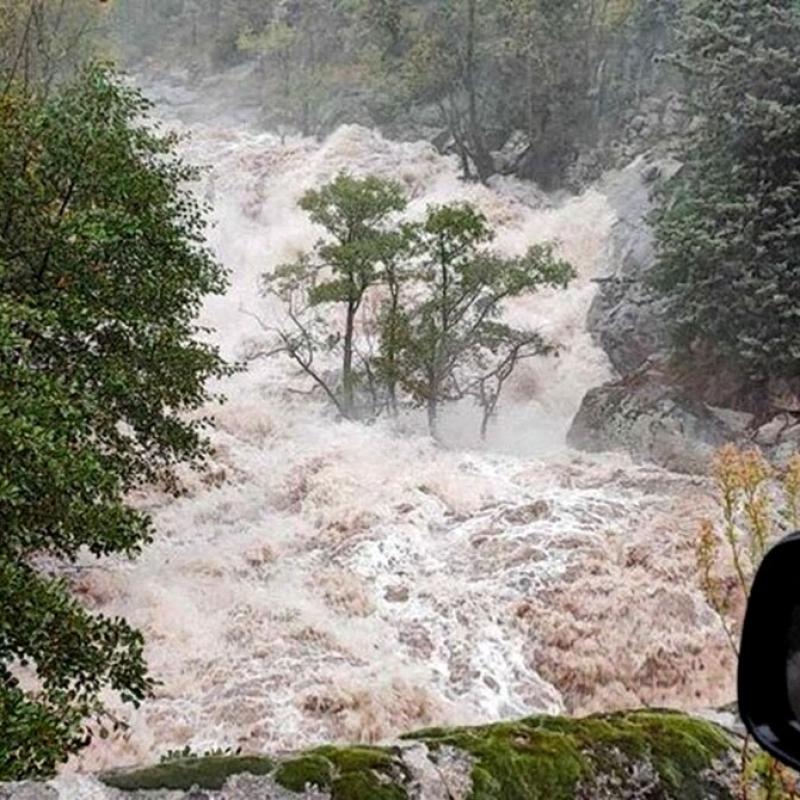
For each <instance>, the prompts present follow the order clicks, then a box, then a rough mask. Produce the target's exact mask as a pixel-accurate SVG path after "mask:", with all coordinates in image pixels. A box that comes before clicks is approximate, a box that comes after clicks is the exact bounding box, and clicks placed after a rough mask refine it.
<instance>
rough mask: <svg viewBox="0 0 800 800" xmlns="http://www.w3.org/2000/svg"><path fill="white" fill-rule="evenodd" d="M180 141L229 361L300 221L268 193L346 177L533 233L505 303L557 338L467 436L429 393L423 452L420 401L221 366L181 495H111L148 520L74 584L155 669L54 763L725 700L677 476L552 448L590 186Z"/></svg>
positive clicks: (587, 383)
mask: <svg viewBox="0 0 800 800" xmlns="http://www.w3.org/2000/svg"><path fill="white" fill-rule="evenodd" d="M184 154H185V156H186V157H187V158H188V159H189V160H190V161H192V162H194V163H197V164H200V165H207V166H208V167H209V169H210V171H209V173H208V175H207V176H206V178H205V180H204V184H203V186H202V187H201V188H200V191H201V192H202V193H203V194H204V196H205V197H206V198H207V199H208V200H209V202H210V203H211V204H212V206H213V220H214V223H215V225H214V228H213V229H212V230H211V231H210V244H211V246H212V247H213V248H214V250H215V251H216V253H217V254H218V255H219V257H220V258H221V259H222V261H223V262H224V263H225V264H226V265H227V267H229V269H230V270H231V278H232V285H231V288H230V291H229V292H228V294H227V295H226V296H225V297H221V298H215V299H213V300H212V301H210V302H209V303H208V306H207V308H206V311H205V314H204V319H203V322H204V323H208V324H210V325H212V326H214V327H215V328H216V330H217V333H216V339H217V341H218V342H219V344H220V345H221V347H222V349H223V351H224V353H225V355H226V356H227V357H229V358H231V359H236V358H239V357H241V355H242V352H243V348H244V347H245V345H246V344H247V343H248V342H249V341H250V340H252V339H253V338H254V337H255V338H257V337H259V336H262V335H263V334H262V332H261V331H260V329H259V327H258V325H257V324H256V323H255V321H254V320H253V319H252V317H250V316H248V315H247V314H246V313H243V312H244V311H249V312H256V313H259V314H261V315H269V314H270V313H273V312H274V309H270V308H269V307H268V305H267V304H266V301H265V300H263V299H262V298H261V297H260V296H259V292H258V280H259V276H260V275H261V273H263V272H264V271H267V270H269V269H270V268H272V267H274V266H275V265H276V264H279V263H281V262H284V261H286V260H288V259H291V258H293V257H294V256H296V255H297V254H298V253H299V252H300V251H301V250H303V249H304V248H308V247H310V246H311V245H312V244H313V243H314V241H315V240H316V239H317V237H318V236H319V234H320V232H319V231H318V230H315V229H314V228H313V227H312V226H311V225H310V224H309V222H308V221H307V219H306V218H305V216H304V214H303V213H302V212H301V211H299V210H298V209H297V207H296V202H297V200H298V198H299V197H300V195H301V194H302V193H303V191H305V190H306V189H308V188H310V187H314V186H318V185H319V184H320V183H322V182H323V181H325V180H327V179H329V178H331V177H332V176H334V175H335V174H336V173H337V172H338V171H339V170H342V169H347V170H349V171H350V172H352V173H354V174H358V175H362V174H367V173H374V174H378V175H383V176H389V177H392V178H394V179H396V180H399V181H401V182H402V184H403V185H404V186H405V188H406V190H407V192H408V196H409V197H410V198H411V199H412V208H411V213H419V212H420V211H421V210H423V209H424V208H425V206H426V205H427V204H428V203H439V202H446V201H451V200H469V201H471V202H473V203H475V204H477V205H478V206H479V207H480V208H481V209H483V211H484V212H485V213H486V215H487V216H488V218H489V219H490V221H491V222H492V223H493V224H494V225H495V226H497V228H498V231H499V236H498V240H497V247H498V248H499V249H500V250H502V251H504V252H506V253H518V252H522V251H524V249H525V248H526V247H527V246H528V245H529V244H531V243H533V242H536V241H539V240H543V239H558V240H560V241H561V243H562V253H563V255H565V256H566V257H567V258H568V259H570V260H571V261H572V262H573V264H574V265H575V266H576V267H577V268H578V270H579V273H580V277H579V278H578V280H576V281H575V283H574V284H573V285H572V287H571V288H570V289H569V290H567V291H566V292H546V293H542V294H541V295H537V296H533V297H529V298H525V299H524V300H521V301H519V302H518V303H516V304H515V305H514V306H513V308H511V309H510V311H509V314H510V315H511V316H513V317H514V318H515V319H517V320H520V321H524V322H525V323H526V324H532V325H536V326H538V327H539V328H540V329H541V330H542V331H544V332H546V333H547V334H549V335H550V336H552V337H553V338H555V339H556V340H558V341H560V342H561V344H562V345H563V346H564V351H563V353H562V354H561V356H560V358H558V359H544V360H541V361H538V362H530V363H527V364H526V365H525V366H524V368H523V369H522V370H521V371H520V374H519V376H518V377H517V379H516V380H515V381H514V384H513V386H512V387H511V388H510V389H509V392H508V395H507V397H506V401H505V403H504V405H503V408H502V409H501V415H500V419H499V420H498V422H497V424H496V425H495V426H494V428H493V429H492V434H491V437H490V441H489V443H488V445H487V446H486V447H479V443H478V436H477V433H478V431H477V427H478V424H477V419H476V415H475V414H474V413H473V411H472V410H471V409H469V408H463V409H459V410H458V411H456V412H453V413H451V414H450V415H449V416H448V418H447V420H446V422H445V426H444V430H445V438H446V446H436V445H434V444H433V443H432V442H431V441H430V440H429V438H428V437H427V436H426V435H425V432H424V428H423V426H422V420H421V418H420V419H419V420H418V419H417V418H416V417H413V416H412V417H410V418H408V419H407V420H404V422H403V423H402V425H399V426H393V425H392V423H390V422H388V421H384V422H378V423H376V424H374V425H361V424H351V423H343V422H336V421H335V420H334V418H333V416H332V414H331V413H330V411H329V410H328V409H327V408H326V407H325V406H324V405H323V404H322V403H321V401H318V400H316V399H311V398H309V397H308V396H307V395H305V394H303V393H300V392H295V391H292V390H295V389H296V390H302V389H305V388H307V386H306V384H305V382H304V381H303V380H302V379H301V378H300V377H299V376H297V375H296V373H295V372H294V371H293V370H292V369H291V367H290V365H289V364H287V363H286V362H285V361H283V360H281V359H280V358H277V359H272V360H267V361H259V362H256V363H254V364H252V365H251V366H250V369H249V370H248V371H247V372H245V373H241V374H238V375H236V376H235V377H233V378H231V379H229V380H227V381H226V382H225V384H224V386H223V387H222V389H223V391H224V392H225V394H226V395H227V396H228V398H229V401H228V403H227V404H226V405H225V406H224V407H222V408H221V409H219V410H215V411H214V413H215V415H216V417H217V421H218V427H217V430H216V431H215V432H214V433H213V434H212V440H213V444H214V448H215V455H214V458H213V463H212V466H211V469H210V471H209V472H208V473H206V474H203V475H198V474H193V473H189V474H187V475H186V480H185V484H186V485H185V489H186V491H185V494H184V496H182V497H181V498H180V499H177V500H176V499H173V498H170V497H167V496H164V495H161V494H158V493H156V492H152V493H148V494H147V495H144V496H142V497H138V498H136V501H137V502H139V503H141V504H142V505H143V506H144V507H146V508H147V509H148V510H149V511H150V512H151V513H152V514H153V516H154V519H155V522H156V525H157V528H158V531H159V534H158V537H157V540H156V541H155V543H154V544H153V545H152V546H150V547H148V548H147V549H146V551H145V552H144V554H143V555H142V556H141V557H140V558H138V559H137V560H136V561H135V562H132V563H128V562H124V561H122V560H118V559H109V560H106V561H103V562H100V563H98V562H94V561H88V560H87V561H86V562H85V564H84V567H85V568H84V569H83V571H82V572H81V574H80V576H79V577H78V578H77V579H76V581H75V588H76V590H77V591H78V592H79V593H80V594H81V596H82V597H83V598H84V599H85V602H86V603H87V604H89V605H90V606H91V607H92V608H94V609H96V610H98V611H102V612H103V613H106V614H114V615H116V614H121V615H124V616H125V617H126V618H127V619H128V620H129V621H130V622H131V623H132V624H134V625H136V626H138V627H139V628H141V629H142V631H143V632H144V634H145V636H146V639H147V643H148V644H147V656H148V659H149V663H150V666H151V669H152V672H153V674H154V676H155V677H157V678H158V679H159V680H160V681H161V684H160V685H159V687H158V689H157V691H156V696H155V697H154V698H153V699H152V700H149V701H147V702H146V703H145V704H144V705H143V706H142V708H141V709H139V710H138V711H132V710H130V709H127V708H121V707H117V706H115V710H116V711H117V712H118V713H119V715H120V716H121V717H122V718H123V719H125V720H126V721H127V722H128V723H129V725H130V728H129V730H128V732H127V734H126V735H124V736H121V737H117V738H112V739H108V740H105V741H102V740H98V741H97V742H96V743H95V744H94V745H93V746H92V747H91V748H90V749H89V750H88V751H87V753H86V754H85V755H84V756H82V758H81V760H80V761H79V762H75V763H74V764H73V765H72V768H74V769H80V770H95V769H99V768H104V767H108V766H120V765H124V764H129V763H142V762H145V761H148V760H154V759H155V760H157V759H158V757H159V755H161V754H162V753H164V752H165V751H166V750H168V749H176V748H181V747H183V746H185V745H187V744H188V745H190V746H191V747H192V748H194V749H196V750H203V749H205V748H211V747H229V746H230V747H239V746H241V747H242V748H243V749H244V750H245V751H263V750H267V751H268V750H276V749H287V748H294V747H298V746H302V745H306V744H309V743H315V742H321V741H328V740H342V739H344V740H358V741H379V740H384V739H387V738H391V737H392V736H395V735H397V734H400V733H402V732H404V731H407V730H410V729H412V728H415V727H420V726H425V725H430V724H449V723H476V722H482V721H490V720H496V719H499V718H502V717H511V716H516V715H524V714H528V713H532V712H564V711H576V712H581V711H587V710H597V709H601V708H614V707H620V706H637V705H641V704H643V703H654V704H660V705H674V706H681V707H690V706H702V705H710V704H713V703H720V702H723V701H728V700H730V699H731V697H732V686H731V685H730V681H729V678H728V677H727V675H728V672H727V670H730V661H729V659H728V657H727V655H726V649H725V642H724V639H723V638H722V636H721V634H720V632H719V631H718V628H717V625H716V621H715V619H714V616H713V614H712V613H711V612H710V610H709V609H708V608H707V607H706V606H705V604H704V603H703V600H702V597H701V596H700V594H699V592H698V591H697V590H696V589H695V588H694V584H695V581H694V578H693V568H692V564H693V534H694V530H695V515H696V514H697V513H699V511H700V510H702V508H703V507H704V506H705V505H707V503H708V497H707V487H706V486H705V484H704V483H703V482H702V481H700V480H695V479H691V478H686V477H680V476H676V475H671V474H669V473H667V472H664V471H662V470H659V469H656V468H646V467H636V466H634V465H632V464H631V463H630V462H629V461H628V460H627V459H625V458H623V457H621V456H619V457H618V456H604V457H587V456H583V455H579V454H576V453H573V452H570V451H568V450H567V449H566V447H565V445H564V434H565V431H566V429H567V427H568V425H569V422H570V419H571V418H572V416H573V414H574V413H575V412H576V410H577V408H578V405H579V403H580V400H581V398H582V396H583V394H584V392H585V391H586V390H587V389H588V388H590V387H591V386H594V385H597V384H598V383H600V382H602V381H603V380H605V379H606V378H607V377H608V376H609V367H608V365H607V363H606V359H605V356H604V354H603V353H602V351H600V350H599V349H598V348H596V347H595V346H594V345H593V343H592V341H591V338H590V337H589V335H588V334H587V332H586V325H585V320H586V314H587V311H588V308H589V305H590V303H591V300H592V298H593V296H594V293H595V291H596V284H595V283H593V280H592V279H593V278H594V277H596V276H598V275H599V274H602V271H603V269H604V267H605V261H604V259H605V253H606V244H607V240H608V236H609V232H610V230H611V228H612V226H613V224H614V215H613V213H612V211H611V209H610V207H609V205H608V203H607V202H606V199H605V196H604V194H603V193H602V191H601V190H599V189H595V190H589V191H587V192H586V193H585V194H584V195H582V196H581V197H578V198H573V199H569V200H566V201H563V202H555V201H551V200H548V198H546V197H544V196H542V195H541V194H540V193H538V192H537V191H535V190H534V189H533V188H532V187H531V186H530V185H527V184H524V183H521V182H517V181H515V180H511V179H504V180H499V181H497V182H496V183H494V184H493V186H492V187H491V188H486V187H482V186H476V185H467V184H464V183H462V182H460V181H459V180H458V175H457V164H456V162H455V161H454V160H453V159H450V158H447V157H442V156H440V155H438V154H437V153H436V152H435V151H434V149H433V148H432V147H430V146H429V145H428V144H425V143H415V144H408V143H405V144H404V143H395V142H390V141H386V140H385V139H383V138H382V137H381V136H380V135H379V134H377V133H375V132H372V131H369V130H366V129H364V128H359V127H344V128H341V129H340V130H338V131H337V132H336V133H334V134H333V135H332V136H331V137H330V138H329V139H328V140H327V141H325V142H323V143H321V144H320V143H317V142H315V141H310V140H299V139H290V140H288V141H286V142H285V143H281V141H280V140H279V139H278V138H276V137H274V136H271V135H268V134H258V133H252V132H247V131H245V130H243V129H237V128H235V127H228V128H226V127H223V126H212V125H207V126H203V125H194V126H193V130H192V139H191V141H189V142H188V143H187V144H186V145H185V146H184Z"/></svg>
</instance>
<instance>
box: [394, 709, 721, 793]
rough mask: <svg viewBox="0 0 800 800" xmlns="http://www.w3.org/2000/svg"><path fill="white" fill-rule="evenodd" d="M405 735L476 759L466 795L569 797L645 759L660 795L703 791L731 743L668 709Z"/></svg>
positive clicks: (626, 773) (626, 775) (625, 776)
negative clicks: (707, 776)
mask: <svg viewBox="0 0 800 800" xmlns="http://www.w3.org/2000/svg"><path fill="white" fill-rule="evenodd" d="M409 738H413V739H416V740H421V741H423V742H426V743H427V744H428V745H429V746H430V747H431V748H432V749H434V750H435V749H436V748H438V747H441V746H442V745H450V746H452V747H456V748H458V749H461V750H464V751H466V752H467V753H469V754H470V755H471V756H472V757H473V758H474V759H475V766H474V769H473V774H472V778H473V791H472V795H471V800H501V799H502V800H572V798H574V797H575V794H576V792H577V790H578V788H579V787H584V788H586V787H591V786H592V785H593V784H595V783H596V782H597V781H598V780H599V779H601V778H603V777H608V776H613V777H616V778H617V779H619V781H620V783H621V785H623V786H624V785H625V783H626V781H628V782H629V781H630V774H631V770H630V766H632V765H633V764H649V765H650V766H651V768H652V770H653V772H654V773H655V774H656V775H658V777H659V780H660V782H661V786H662V790H663V792H664V796H665V797H668V798H674V799H675V800H703V799H704V798H706V797H708V786H707V782H706V781H705V780H704V773H705V772H706V771H707V770H708V769H709V768H710V767H711V766H712V764H713V762H714V761H715V760H716V759H717V758H719V757H721V756H723V755H724V754H725V753H726V752H728V751H729V750H730V749H731V742H730V740H729V739H728V738H727V736H726V735H725V734H724V733H722V731H720V730H719V729H718V728H716V727H714V726H713V725H710V724H709V723H706V722H703V721H701V720H697V719H692V718H689V717H686V716H684V715H682V714H674V713H671V712H641V713H628V714H616V715H611V716H603V717H600V716H597V717H588V718H586V719H577V720H576V719H566V718H558V717H533V718H530V719H525V720H520V721H519V722H514V723H504V724H501V725H491V726H486V727H483V728H477V729H473V730H462V729H455V730H445V729H436V730H430V731H423V732H422V733H419V734H415V735H413V736H411V737H409Z"/></svg>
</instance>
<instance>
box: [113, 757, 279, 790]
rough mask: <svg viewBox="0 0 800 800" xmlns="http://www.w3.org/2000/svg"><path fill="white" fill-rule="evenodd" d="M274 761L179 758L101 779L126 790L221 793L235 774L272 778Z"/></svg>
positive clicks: (121, 771)
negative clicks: (195, 787)
mask: <svg viewBox="0 0 800 800" xmlns="http://www.w3.org/2000/svg"><path fill="white" fill-rule="evenodd" d="M274 770H275V761H274V760H273V759H271V758H266V757H265V756H205V757H199V756H198V757H197V758H178V759H174V760H170V761H166V762H164V763H162V764H157V765H156V766H153V767H145V768H143V769H135V770H120V771H118V772H108V773H106V774H105V775H101V776H100V780H101V781H102V782H103V783H105V784H106V785H107V786H113V787H114V788H115V789H123V790H125V791H134V790H156V789H173V790H180V789H182V790H184V791H188V790H189V789H191V788H193V787H194V786H197V787H199V788H200V789H211V790H219V789H222V787H223V786H224V785H225V782H226V781H227V780H228V778H230V777H231V776H232V775H241V774H243V773H249V774H251V775H269V774H270V773H272V772H274Z"/></svg>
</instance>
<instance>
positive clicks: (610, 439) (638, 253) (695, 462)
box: [568, 157, 750, 473]
mask: <svg viewBox="0 0 800 800" xmlns="http://www.w3.org/2000/svg"><path fill="white" fill-rule="evenodd" d="M679 169H680V164H679V163H678V162H676V161H674V160H671V159H664V158H655V157H650V158H647V157H642V158H639V159H637V160H636V161H635V162H634V163H633V164H632V165H631V166H630V167H628V168H627V169H625V170H623V171H622V172H620V173H616V174H611V175H609V176H608V177H607V178H606V179H605V182H604V185H603V187H602V188H604V190H605V192H606V196H607V198H608V201H609V203H610V205H611V206H612V208H613V209H614V210H615V212H616V215H617V221H616V223H615V225H614V228H613V230H612V233H611V237H610V241H609V247H608V253H607V262H608V265H609V271H608V273H607V274H606V275H605V276H604V277H602V278H601V279H600V281H599V283H600V289H599V291H598V293H597V297H596V298H595V301H594V303H593V304H592V307H591V309H590V312H589V316H588V321H587V324H588V327H589V330H590V332H591V333H592V335H593V336H594V338H595V341H596V342H597V343H598V345H599V346H601V347H602V348H603V350H605V352H606V354H607V355H608V358H609V360H610V361H611V364H612V366H613V367H614V370H615V371H616V372H617V375H618V378H616V379H615V380H613V381H611V382H609V383H607V384H605V385H603V386H599V387H597V388H595V389H592V390H591V391H590V392H589V393H588V394H587V395H586V397H585V398H584V400H583V403H582V405H581V409H580V411H579V412H578V415H577V416H576V418H575V420H574V421H573V424H572V427H571V429H570V432H569V435H568V441H569V443H570V444H571V445H572V446H574V447H576V448H578V449H582V450H588V451H591V452H601V451H608V450H625V451H627V452H629V453H630V454H631V455H632V456H633V457H634V458H635V459H637V460H641V461H649V462H654V463H656V464H659V465H660V466H663V467H666V468H668V469H672V470H675V471H678V472H689V473H692V472H703V471H705V470H706V469H707V467H708V465H709V463H710V460H711V458H712V456H713V453H714V451H715V450H716V449H717V448H718V447H719V446H720V445H722V444H724V443H725V442H728V441H732V440H736V439H739V438H741V437H742V436H743V434H744V428H745V427H746V425H747V423H748V422H749V421H750V420H749V419H745V420H744V421H743V422H742V420H741V419H739V418H737V415H736V414H735V413H730V414H727V415H726V414H725V413H724V412H719V411H718V410H717V409H716V408H714V407H712V405H711V404H710V403H709V402H706V401H707V400H708V398H706V397H704V396H703V395H702V393H699V392H695V391H693V390H692V388H691V387H687V386H683V385H682V384H680V383H679V382H678V381H676V380H675V379H674V378H673V377H672V376H670V375H669V374H668V373H667V370H666V368H665V365H666V364H667V363H668V356H667V349H668V344H669V329H668V326H667V308H666V301H665V300H664V299H663V298H661V297H659V296H658V295H657V294H656V293H655V292H654V291H653V290H652V289H651V280H650V277H651V272H652V270H653V269H654V267H655V264H656V253H655V241H654V235H653V230H652V228H651V226H650V224H649V222H648V217H649V215H650V212H651V211H652V208H653V196H654V193H655V191H656V190H657V188H658V186H659V183H660V182H662V181H665V180H668V179H669V178H670V177H672V176H674V175H675V174H676V173H677V172H678V170H679ZM734 390H735V387H734Z"/></svg>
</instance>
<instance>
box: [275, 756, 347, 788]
mask: <svg viewBox="0 0 800 800" xmlns="http://www.w3.org/2000/svg"><path fill="white" fill-rule="evenodd" d="M275 780H276V782H277V783H279V784H280V785H281V786H283V788H284V789H289V791H292V792H302V791H304V790H305V788H306V786H316V787H317V788H318V789H329V788H330V786H331V783H332V781H333V764H332V763H331V762H330V761H329V760H328V759H327V758H324V757H323V756H313V755H309V756H303V757H302V758H295V759H292V760H291V761H285V762H284V763H283V764H281V765H280V767H278V771H277V772H276V773H275Z"/></svg>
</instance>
